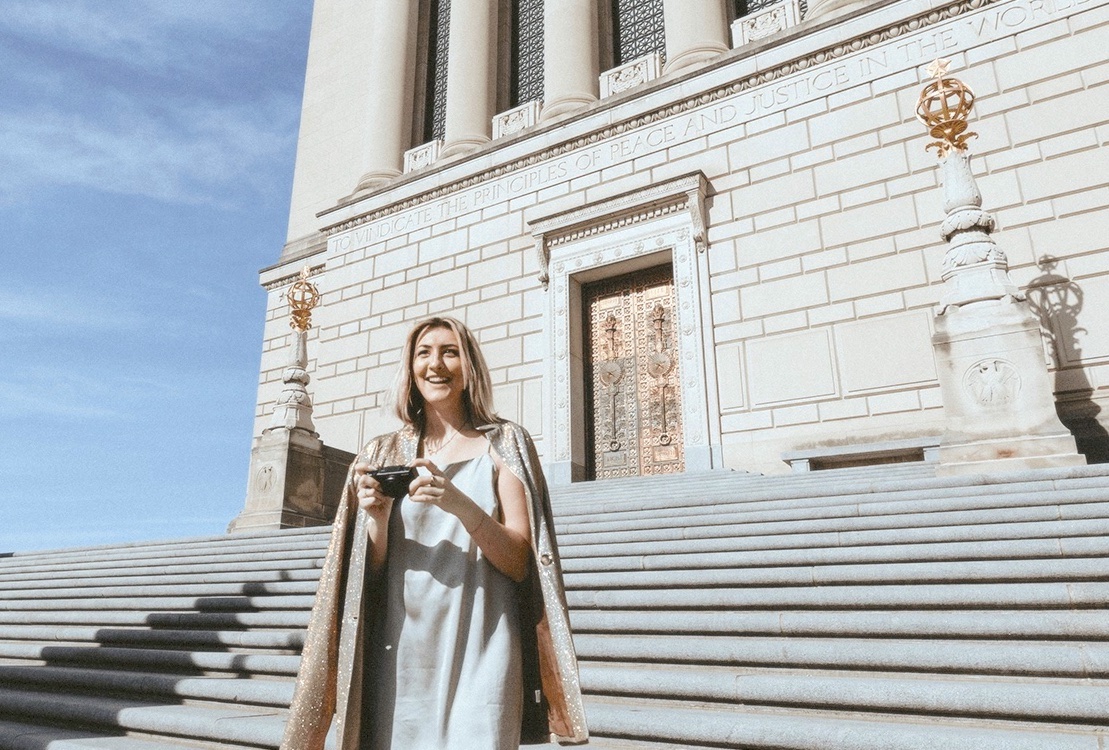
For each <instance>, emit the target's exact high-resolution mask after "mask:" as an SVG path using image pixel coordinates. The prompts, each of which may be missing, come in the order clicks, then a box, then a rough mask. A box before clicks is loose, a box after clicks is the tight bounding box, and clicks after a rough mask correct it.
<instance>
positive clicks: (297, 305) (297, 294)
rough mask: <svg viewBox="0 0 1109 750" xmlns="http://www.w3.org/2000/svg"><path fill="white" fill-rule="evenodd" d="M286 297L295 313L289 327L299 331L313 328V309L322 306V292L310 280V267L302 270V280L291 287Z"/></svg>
mask: <svg viewBox="0 0 1109 750" xmlns="http://www.w3.org/2000/svg"><path fill="white" fill-rule="evenodd" d="M285 297H286V298H287V299H288V300H289V308H290V309H291V310H292V311H293V319H292V320H290V321H289V325H290V326H291V327H292V328H295V329H296V330H298V331H307V330H308V329H309V328H311V327H312V309H313V308H314V307H316V305H318V304H320V290H319V289H317V288H316V285H315V284H313V283H312V282H311V281H309V280H308V266H305V267H304V268H302V269H300V278H298V279H297V280H296V281H294V282H293V285H292V286H291V287H289V291H288V292H287V293H286V294H285Z"/></svg>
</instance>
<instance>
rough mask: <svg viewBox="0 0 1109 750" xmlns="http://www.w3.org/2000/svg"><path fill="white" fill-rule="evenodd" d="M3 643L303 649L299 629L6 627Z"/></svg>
mask: <svg viewBox="0 0 1109 750" xmlns="http://www.w3.org/2000/svg"><path fill="white" fill-rule="evenodd" d="M0 640H3V641H38V642H42V643H52V642H53V643H67V644H71V645H72V644H80V643H96V644H100V645H104V646H107V645H112V646H162V647H166V648H176V649H182V648H198V647H209V648H219V647H223V648H229V649H248V648H249V649H264V650H280V651H291V652H296V651H299V649H301V648H303V646H304V631H303V630H160V629H158V630H154V629H149V628H139V627H132V628H101V627H80V626H76V627H75V626H56V625H45V626H44V625H6V626H4V629H3V631H0Z"/></svg>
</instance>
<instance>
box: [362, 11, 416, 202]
mask: <svg viewBox="0 0 1109 750" xmlns="http://www.w3.org/2000/svg"><path fill="white" fill-rule="evenodd" d="M416 5H417V4H416V3H411V2H407V0H369V6H370V7H369V10H367V11H366V12H367V13H368V14H369V15H370V17H371V18H372V21H371V23H372V26H371V30H370V38H369V39H367V40H366V41H365V44H366V47H368V48H369V58H370V59H369V80H370V88H369V91H368V92H367V98H366V108H365V120H364V121H363V122H361V123H359V126H360V127H361V128H362V131H363V133H364V137H363V154H364V155H365V156H364V158H365V164H366V173H365V174H363V175H362V177H361V178H359V180H358V187H357V188H355V191H354V192H355V193H359V192H365V191H369V190H373V189H375V188H378V187H380V186H382V185H384V184H385V183H387V182H389V181H390V180H392V179H393V178H394V177H398V176H399V175H400V174H401V166H402V162H403V159H404V152H405V150H406V149H407V148H408V147H409V145H410V144H409V138H410V133H411V131H412V109H413V81H412V80H411V78H412V70H413V68H414V67H415V51H414V48H415V41H416V40H415V36H416V26H415V22H416V10H415V8H416Z"/></svg>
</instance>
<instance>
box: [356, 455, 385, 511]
mask: <svg viewBox="0 0 1109 750" xmlns="http://www.w3.org/2000/svg"><path fill="white" fill-rule="evenodd" d="M372 470H373V467H372V466H370V464H368V463H357V464H355V465H354V490H355V496H356V497H357V498H358V507H359V508H361V509H362V510H364V511H366V513H367V514H369V516H370V518H372V519H374V520H378V521H387V520H388V519H389V512H390V511H391V510H392V509H393V498H391V497H389V496H388V495H386V494H385V493H384V492H382V491H381V485H380V484H379V483H378V481H377V480H376V479H374V478H373V477H372V476H370V472H371V471H372Z"/></svg>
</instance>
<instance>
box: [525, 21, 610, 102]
mask: <svg viewBox="0 0 1109 750" xmlns="http://www.w3.org/2000/svg"><path fill="white" fill-rule="evenodd" d="M600 74H601V70H600V63H599V60H598V51H597V0H546V2H544V3H543V111H542V112H541V114H540V120H543V121H548V120H555V119H558V118H560V117H564V116H566V115H569V114H572V113H574V112H577V111H579V110H581V109H584V108H585V107H588V106H589V105H590V104H592V103H593V102H595V101H597V78H598V76H600Z"/></svg>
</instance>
